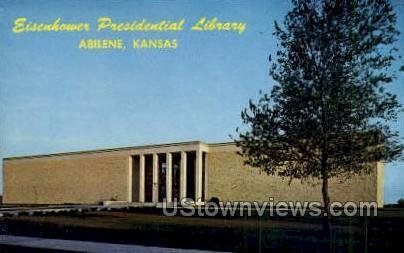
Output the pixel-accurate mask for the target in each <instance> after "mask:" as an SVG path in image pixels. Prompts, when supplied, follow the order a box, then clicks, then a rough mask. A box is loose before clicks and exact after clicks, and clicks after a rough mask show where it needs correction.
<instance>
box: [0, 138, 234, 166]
mask: <svg viewBox="0 0 404 253" xmlns="http://www.w3.org/2000/svg"><path fill="white" fill-rule="evenodd" d="M196 144H204V145H207V146H208V147H215V146H225V145H231V144H234V142H219V143H205V142H202V141H186V142H173V143H163V144H145V145H138V146H129V147H117V148H107V149H92V150H80V151H71V152H60V153H50V154H39V155H24V156H12V157H4V158H3V160H4V161H7V160H18V159H32V158H43V157H53V156H68V155H79V154H96V153H106V152H114V151H124V150H131V149H146V148H160V147H167V146H181V145H196Z"/></svg>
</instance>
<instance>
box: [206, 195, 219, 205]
mask: <svg viewBox="0 0 404 253" xmlns="http://www.w3.org/2000/svg"><path fill="white" fill-rule="evenodd" d="M208 202H211V203H215V204H217V205H219V202H220V200H219V198H218V197H211V198H210V199H209V201H208Z"/></svg>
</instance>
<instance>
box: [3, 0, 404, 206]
mask: <svg viewBox="0 0 404 253" xmlns="http://www.w3.org/2000/svg"><path fill="white" fill-rule="evenodd" d="M201 2H202V1H163V0H160V1H77V0H76V1H43V0H39V1H10V0H2V1H0V119H1V120H0V158H3V157H7V156H20V155H28V154H43V153H54V152H64V151H75V150H85V149H97V148H109V147H119V146H133V145H140V144H151V143H168V142H179V141H190V140H202V141H206V142H222V141H229V140H230V139H229V137H228V135H229V134H232V133H234V131H235V128H236V127H237V126H240V125H241V121H240V111H241V109H242V108H243V107H244V106H246V104H247V102H248V99H249V98H257V97H258V91H259V90H260V89H262V90H264V91H265V90H267V91H268V90H270V88H271V86H272V84H273V82H272V81H271V79H270V78H269V76H268V67H269V66H268V62H267V59H268V55H269V54H270V53H273V52H275V50H276V41H275V38H274V37H273V35H272V31H273V22H274V20H282V18H283V16H284V15H285V13H286V11H287V10H288V7H289V3H288V2H287V1H275V0H274V1H265V0H263V1H203V3H201ZM393 3H394V5H395V6H396V8H397V9H396V10H397V12H398V14H399V16H398V22H397V23H398V24H399V30H401V31H402V32H403V33H404V6H403V5H402V4H399V1H397V0H396V1H393ZM101 16H109V17H111V18H112V19H113V20H120V21H132V20H141V19H143V18H146V19H148V20H150V21H159V20H162V19H170V20H179V19H182V18H185V19H186V24H185V27H184V31H182V32H165V33H164V32H163V33H157V32H156V33H139V32H126V33H125V32H121V33H109V32H100V33H97V32H95V29H94V28H95V26H96V20H97V19H98V18H99V17H101ZM203 16H205V17H207V18H213V17H218V18H219V19H220V20H223V21H232V22H233V21H235V22H245V23H247V29H246V31H245V32H244V33H242V34H241V35H240V34H237V33H232V32H191V31H190V27H191V25H192V24H194V23H195V22H196V21H198V19H199V18H200V17H203ZM18 17H26V18H27V19H28V20H32V21H36V22H52V21H53V20H55V19H56V18H58V17H61V18H62V21H65V22H89V23H90V25H91V27H92V30H91V31H90V32H88V33H23V34H15V33H12V25H13V22H14V20H15V19H16V18H18ZM87 38H98V39H104V38H109V39H114V38H121V39H123V40H124V41H125V43H126V44H127V49H126V50H124V51H118V50H95V51H86V50H81V49H78V43H79V41H80V39H87ZM139 38H161V39H166V38H167V39H174V38H176V39H177V40H178V48H177V49H175V50H166V51H161V50H156V49H143V50H139V49H137V50H135V49H131V48H130V42H131V40H132V39H139ZM403 45H404V36H403V34H402V35H400V37H399V41H398V42H397V45H396V46H397V47H398V48H400V49H401V50H403V49H404V47H403ZM403 81H404V77H403V75H401V76H400V77H399V79H397V80H396V81H395V83H394V84H393V85H391V90H392V91H393V92H395V93H396V94H398V97H399V98H400V100H401V102H402V103H403V102H404V89H403V87H402V84H403ZM403 117H404V116H401V117H400V120H399V121H398V122H396V123H392V126H393V128H394V129H396V130H399V131H400V132H401V136H404V127H403V125H404V118H403ZM403 165H404V163H402V162H396V163H393V164H388V165H387V166H386V170H385V200H386V202H395V201H396V200H397V199H398V198H399V197H404V170H402V167H403Z"/></svg>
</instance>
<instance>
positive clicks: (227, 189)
mask: <svg viewBox="0 0 404 253" xmlns="http://www.w3.org/2000/svg"><path fill="white" fill-rule="evenodd" d="M236 150H237V149H236V148H235V147H234V146H231V145H222V146H217V147H211V148H210V151H209V155H208V159H207V168H208V172H207V174H208V180H207V193H208V194H207V199H209V198H211V197H218V198H219V199H220V200H222V201H254V200H257V201H267V200H268V198H269V197H273V198H274V201H275V202H277V201H298V200H299V201H322V196H321V184H320V183H319V182H317V183H316V184H315V185H314V186H313V183H315V182H313V183H311V184H309V183H304V184H302V183H301V182H300V181H296V180H294V181H292V182H291V184H290V185H289V180H288V179H282V178H280V177H276V176H268V175H266V174H265V173H263V172H261V171H260V170H259V169H257V168H251V167H248V166H245V165H243V161H242V157H241V156H239V155H238V154H237V153H236ZM340 181H342V183H340ZM329 194H330V200H331V201H341V202H347V201H354V202H359V201H377V202H378V205H379V206H382V205H383V166H382V164H381V163H378V164H377V165H376V164H375V165H374V170H373V171H372V173H371V174H368V175H359V176H355V177H352V178H350V179H341V180H337V179H333V180H331V182H330V188H329Z"/></svg>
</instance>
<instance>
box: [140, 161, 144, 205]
mask: <svg viewBox="0 0 404 253" xmlns="http://www.w3.org/2000/svg"><path fill="white" fill-rule="evenodd" d="M139 158H140V159H139V202H144V199H145V198H144V197H145V194H144V193H145V192H144V190H145V187H144V186H145V157H144V155H143V154H141V155H140V157H139Z"/></svg>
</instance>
